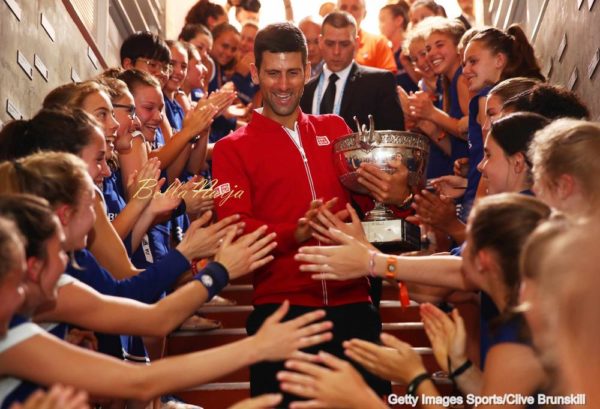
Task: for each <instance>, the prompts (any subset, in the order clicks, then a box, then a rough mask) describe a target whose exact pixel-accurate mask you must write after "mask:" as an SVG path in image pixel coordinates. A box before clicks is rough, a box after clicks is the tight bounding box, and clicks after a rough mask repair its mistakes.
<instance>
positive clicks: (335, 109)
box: [317, 71, 344, 115]
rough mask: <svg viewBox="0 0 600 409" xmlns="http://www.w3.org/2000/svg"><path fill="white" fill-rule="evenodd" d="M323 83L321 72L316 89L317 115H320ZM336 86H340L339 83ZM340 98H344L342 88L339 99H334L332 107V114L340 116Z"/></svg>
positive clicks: (323, 73) (323, 77) (323, 78)
mask: <svg viewBox="0 0 600 409" xmlns="http://www.w3.org/2000/svg"><path fill="white" fill-rule="evenodd" d="M324 83H325V71H323V72H321V75H320V76H319V86H318V87H317V111H319V114H321V98H322V97H323V84H324ZM338 84H339V85H342V84H341V82H339V83H338ZM336 87H337V85H336ZM336 91H337V88H336ZM336 93H337V92H336ZM342 98H344V88H342V90H341V92H340V97H339V98H336V99H335V103H334V105H333V113H334V114H336V115H339V114H340V107H341V105H342Z"/></svg>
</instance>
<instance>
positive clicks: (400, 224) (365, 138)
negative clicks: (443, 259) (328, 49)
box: [333, 120, 429, 251]
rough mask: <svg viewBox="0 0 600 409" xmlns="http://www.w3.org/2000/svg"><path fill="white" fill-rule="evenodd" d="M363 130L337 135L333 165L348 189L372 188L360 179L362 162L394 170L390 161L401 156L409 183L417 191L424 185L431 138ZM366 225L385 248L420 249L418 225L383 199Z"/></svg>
mask: <svg viewBox="0 0 600 409" xmlns="http://www.w3.org/2000/svg"><path fill="white" fill-rule="evenodd" d="M370 128H371V129H370V130H368V131H367V130H364V127H363V129H362V130H361V127H360V126H359V127H358V129H359V131H358V132H355V133H351V134H349V135H345V136H343V137H341V138H338V139H337V140H336V141H335V142H334V144H333V154H334V165H335V168H336V170H337V172H338V176H339V178H340V181H341V183H342V185H344V187H346V188H347V189H349V190H351V191H353V192H355V193H360V194H368V193H369V191H368V190H367V189H366V188H365V187H364V186H362V185H361V184H360V183H358V173H357V170H358V168H359V167H360V164H361V163H363V162H364V163H371V164H373V165H376V166H377V167H379V168H380V169H382V170H383V171H385V172H388V173H390V174H391V173H393V171H394V169H393V168H391V167H390V166H389V164H388V162H390V161H391V160H400V161H401V162H402V163H403V164H404V166H406V168H407V169H408V180H407V183H408V187H409V189H410V191H411V193H417V192H418V191H419V190H420V189H422V188H423V187H424V186H425V182H426V169H427V159H428V157H429V140H428V138H427V137H426V136H424V135H421V134H418V133H414V132H406V131H391V130H383V131H376V130H374V127H373V123H372V120H371V126H370ZM363 227H364V228H365V232H366V233H367V237H368V238H369V241H371V243H373V244H374V245H375V246H376V247H378V248H380V249H381V250H384V251H393V250H396V251H412V250H418V249H420V243H421V240H420V231H419V228H418V226H415V225H413V224H411V223H408V222H406V221H404V220H400V219H398V218H397V217H396V216H395V215H394V213H393V212H392V211H391V210H389V209H388V208H387V207H386V206H385V205H384V204H383V203H379V202H377V201H376V202H375V207H374V209H373V210H371V211H370V212H368V213H367V215H366V217H365V222H363Z"/></svg>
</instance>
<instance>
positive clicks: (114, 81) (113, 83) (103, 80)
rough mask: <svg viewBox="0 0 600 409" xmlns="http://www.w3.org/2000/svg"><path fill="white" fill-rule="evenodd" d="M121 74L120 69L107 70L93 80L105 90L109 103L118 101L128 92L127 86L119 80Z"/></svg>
mask: <svg viewBox="0 0 600 409" xmlns="http://www.w3.org/2000/svg"><path fill="white" fill-rule="evenodd" d="M122 72H123V70H122V69H121V68H109V69H107V70H106V71H104V72H103V73H102V74H100V75H99V76H98V77H96V79H95V80H94V81H96V82H98V83H100V84H102V85H103V86H104V87H105V88H106V91H107V92H108V96H109V97H110V100H111V102H114V101H116V100H118V99H119V98H121V97H123V96H124V95H125V94H127V93H128V92H129V89H128V88H127V84H125V82H124V81H121V80H120V79H119V75H121V73H122Z"/></svg>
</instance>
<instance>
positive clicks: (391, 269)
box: [385, 256, 398, 280]
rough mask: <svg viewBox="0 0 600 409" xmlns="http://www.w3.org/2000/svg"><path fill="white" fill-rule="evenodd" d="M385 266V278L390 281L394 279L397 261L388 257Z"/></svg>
mask: <svg viewBox="0 0 600 409" xmlns="http://www.w3.org/2000/svg"><path fill="white" fill-rule="evenodd" d="M385 262H386V265H385V278H387V279H390V280H395V279H396V270H397V269H398V260H397V259H396V257H391V256H390V257H388V258H387V259H386V260H385Z"/></svg>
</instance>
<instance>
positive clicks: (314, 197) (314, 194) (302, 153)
mask: <svg viewBox="0 0 600 409" xmlns="http://www.w3.org/2000/svg"><path fill="white" fill-rule="evenodd" d="M282 128H283V130H284V131H285V133H286V134H287V136H288V137H289V138H290V139H291V140H292V142H293V143H294V146H295V147H296V149H298V152H300V156H301V157H302V163H303V164H304V170H305V171H306V177H307V179H308V185H309V187H310V194H311V196H312V200H317V192H316V190H315V184H314V182H313V178H312V174H311V173H310V167H309V166H308V158H307V157H306V152H305V151H304V147H303V146H302V137H301V136H300V130H299V129H298V124H297V123H295V124H294V129H295V131H296V134H297V135H298V142H296V139H294V137H293V136H292V135H291V134H290V132H289V131H288V129H287V128H286V127H285V126H282ZM320 245H321V242H319V246H320ZM321 289H322V290H323V303H324V304H325V305H329V296H328V294H327V282H326V280H321Z"/></svg>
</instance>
